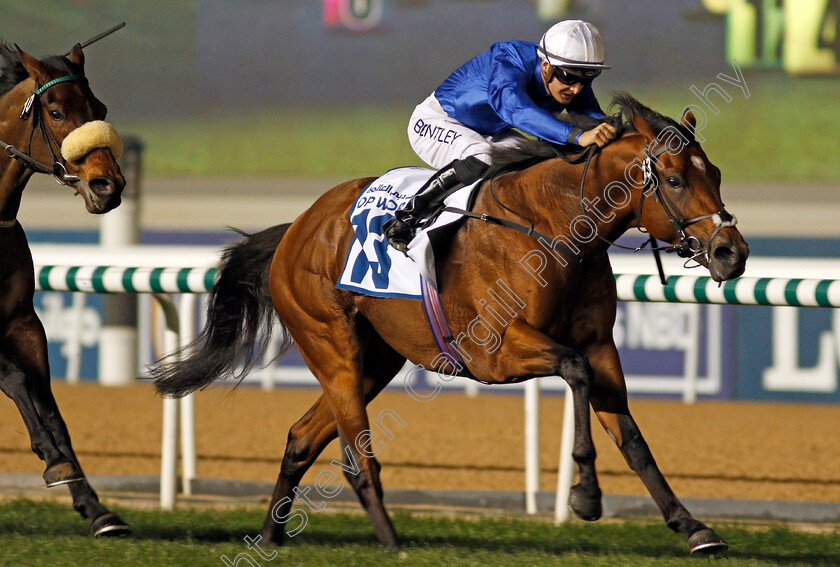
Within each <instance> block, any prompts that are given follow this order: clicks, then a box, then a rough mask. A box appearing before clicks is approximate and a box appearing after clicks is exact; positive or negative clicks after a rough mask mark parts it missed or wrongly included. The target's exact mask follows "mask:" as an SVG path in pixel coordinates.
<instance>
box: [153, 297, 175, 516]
mask: <svg viewBox="0 0 840 567" xmlns="http://www.w3.org/2000/svg"><path fill="white" fill-rule="evenodd" d="M154 296H155V299H157V301H158V303H160V306H161V308H163V313H164V316H165V317H166V331H164V335H163V346H164V349H166V352H167V353H171V352H175V351H176V350H178V344H179V342H180V339H179V332H178V331H179V329H178V310H177V309H176V308H175V303H174V302H173V301H172V296H171V295H169V294H168V293H155V294H154ZM178 404H179V401H178V399H177V398H172V397H168V396H167V397H164V398H163V435H162V439H161V444H162V448H161V454H160V507H161V508H163V509H164V510H172V509H173V508H175V494H176V493H177V490H178Z"/></svg>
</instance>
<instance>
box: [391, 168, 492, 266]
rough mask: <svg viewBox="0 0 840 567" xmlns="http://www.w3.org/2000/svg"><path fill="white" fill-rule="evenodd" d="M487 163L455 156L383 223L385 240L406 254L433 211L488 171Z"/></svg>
mask: <svg viewBox="0 0 840 567" xmlns="http://www.w3.org/2000/svg"><path fill="white" fill-rule="evenodd" d="M487 168H488V165H487V164H486V163H484V162H483V161H481V160H480V159H478V158H477V157H474V156H469V157H466V158H464V159H456V160H455V161H453V162H452V163H450V164H449V165H447V166H445V167H443V168H442V169H440V170H439V171H438V172H437V173H435V174H434V175H432V177H431V178H430V179H429V180H428V181H427V182H426V184H425V185H424V186H423V187H421V188H420V190H419V191H418V192H417V194H416V195H415V196H414V197H413V198H412V199H411V202H410V203H409V204H408V205H406V207H405V208H404V209H400V210H399V211H397V212H396V213H395V214H394V218H392V219H391V220H389V221H388V222H386V223H385V224H384V225H383V226H382V232H383V233H384V234H385V238H386V239H387V240H388V242H389V243H390V244H391V246H393V247H394V248H396V249H397V250H399V251H400V252H403V253H405V252H406V250H408V243H409V242H411V241H412V240H413V239H414V235H415V233H416V232H417V229H418V228H421V227H422V226H423V224H424V221H425V220H426V219H428V218H429V216H431V214H432V213H434V212H435V211H436V210H437V209H438V207H440V205H441V204H442V203H443V201H444V199H446V197H448V196H449V195H450V194H452V192H453V191H454V190H455V189H459V188H461V187H463V186H465V185H469V184H470V183H475V182H476V181H478V180H479V179H480V178H481V176H482V175H483V174H484V172H485V171H487Z"/></svg>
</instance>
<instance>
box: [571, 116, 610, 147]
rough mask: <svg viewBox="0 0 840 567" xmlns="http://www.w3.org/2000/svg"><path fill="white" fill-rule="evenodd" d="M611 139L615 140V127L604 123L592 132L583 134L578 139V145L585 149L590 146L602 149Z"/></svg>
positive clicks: (588, 131)
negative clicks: (593, 145) (596, 145)
mask: <svg viewBox="0 0 840 567" xmlns="http://www.w3.org/2000/svg"><path fill="white" fill-rule="evenodd" d="M613 138H615V127H614V126H613V125H611V124H607V123H606V122H605V123H603V124H599V125H598V126H596V127H595V128H593V129H592V130H587V131H586V132H583V133H582V134H581V135H580V136H579V137H578V145H579V146H583V147H584V148H586V147H588V146H591V145H592V144H598V146H599V147H601V148H603V147H604V146H606V145H607V144H609V143H610V140H612V139H613Z"/></svg>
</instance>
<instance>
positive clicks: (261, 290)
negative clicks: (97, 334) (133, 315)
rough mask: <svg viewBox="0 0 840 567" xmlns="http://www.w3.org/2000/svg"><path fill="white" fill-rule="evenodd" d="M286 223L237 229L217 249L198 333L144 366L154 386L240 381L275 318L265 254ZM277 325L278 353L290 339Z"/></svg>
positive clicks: (167, 390)
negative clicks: (246, 230) (216, 265)
mask: <svg viewBox="0 0 840 567" xmlns="http://www.w3.org/2000/svg"><path fill="white" fill-rule="evenodd" d="M289 226H290V224H288V223H287V224H281V225H278V226H274V227H272V228H269V229H266V230H263V231H262V232H258V233H256V234H252V235H248V234H245V233H244V232H241V231H238V230H237V232H239V233H240V234H242V235H243V236H245V237H246V238H245V239H244V240H241V241H239V242H237V243H235V244H232V245H230V246H228V247H227V248H225V250H224V252H223V253H222V259H221V263H220V267H219V276H218V279H217V280H216V283H214V284H213V287H212V289H211V290H210V301H209V305H208V307H207V323H206V324H205V325H204V328H203V329H202V331H201V333H199V335H198V337H197V338H196V340H195V341H194V342H193V343H192V344H191V345H189V346H188V347H186V349H182V351H179V352H178V353H177V354H170V355H168V356H167V357H166V358H164V359H163V360H162V361H161V362H160V363H159V364H158V365H156V366H154V367H153V368H151V369H150V372H151V376H152V378H154V380H155V387H156V388H157V391H158V392H160V393H161V394H166V395H170V396H178V397H181V396H185V395H187V394H189V393H191V392H194V391H196V390H199V389H202V388H206V387H207V386H209V385H210V384H211V383H212V382H213V381H214V380H216V379H218V378H225V379H229V378H233V379H235V380H239V381H240V382H241V381H242V379H243V378H244V377H245V376H246V375H247V374H248V373H249V372H250V371H251V370H252V369H253V367H254V366H255V365H256V364H257V363H258V362H259V361H260V360H261V359H262V357H263V355H264V354H265V351H266V349H267V347H268V344H269V341H270V340H271V335H272V332H271V331H272V327H273V322H274V320H275V312H274V306H273V304H272V301H271V293H270V292H269V288H268V279H269V270H270V268H271V260H272V258H273V257H274V251H275V250H276V248H277V245H278V244H280V240H281V239H282V238H283V236H284V235H285V234H286V231H287V230H288V229H289ZM279 327H280V329H279V330H280V333H281V339H282V341H283V344H282V345H281V349H280V354H281V355H282V354H283V353H284V352H285V351H286V350H288V348H289V347H291V345H292V340H291V337H290V336H289V335H288V332H287V331H286V328H285V326H283V324H282V322H281V323H280V325H279ZM275 330H277V329H276V328H275Z"/></svg>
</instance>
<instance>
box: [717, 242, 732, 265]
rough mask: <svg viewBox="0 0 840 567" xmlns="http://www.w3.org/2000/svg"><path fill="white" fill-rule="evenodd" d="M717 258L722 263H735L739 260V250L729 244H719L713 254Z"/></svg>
mask: <svg viewBox="0 0 840 567" xmlns="http://www.w3.org/2000/svg"><path fill="white" fill-rule="evenodd" d="M712 255H713V256H714V257H715V260H717V261H718V262H720V263H721V264H730V265H731V264H735V263H737V261H738V252H737V251H735V250H733V249H732V248H730V247H729V246H718V247H716V248H715V251H714V252H713V254H712Z"/></svg>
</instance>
